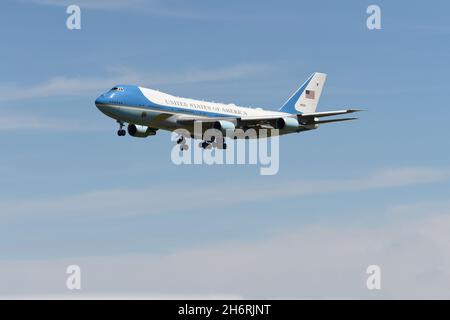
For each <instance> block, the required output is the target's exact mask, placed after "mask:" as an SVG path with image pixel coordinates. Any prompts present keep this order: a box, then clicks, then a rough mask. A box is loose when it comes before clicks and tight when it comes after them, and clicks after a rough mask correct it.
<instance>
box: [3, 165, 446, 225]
mask: <svg viewBox="0 0 450 320" xmlns="http://www.w3.org/2000/svg"><path fill="white" fill-rule="evenodd" d="M449 179H450V170H448V169H447V168H444V169H435V168H422V167H411V168H398V169H395V170H381V171H377V172H374V173H371V174H369V175H367V176H363V177H360V178H349V179H336V180H298V181H297V180H296V181H286V182H275V183H273V184H272V185H271V188H268V187H267V185H263V186H261V185H258V184H249V183H244V182H238V181H235V182H233V183H227V184H222V185H220V186H219V187H214V188H211V187H210V186H205V184H201V185H195V184H189V185H188V184H179V185H166V186H162V185H158V186H154V187H150V188H140V189H115V190H100V191H92V192H88V193H83V194H78V195H68V196H65V197H64V196H59V197H57V198H54V199H53V198H47V199H42V198H39V199H19V200H17V201H15V200H4V201H2V202H1V203H0V216H11V217H12V216H14V217H20V216H26V215H34V216H36V215H39V216H83V215H85V216H93V215H107V216H108V217H112V216H122V215H125V216H129V215H142V214H144V215H150V214H160V213H164V212H172V211H177V210H189V209H197V208H199V209H201V208H208V207H210V206H212V205H214V204H216V203H220V204H221V205H222V206H226V205H236V204H239V203H252V202H258V201H262V200H265V201H267V200H275V199H283V198H292V197H304V196H309V195H317V194H327V193H339V192H355V191H364V190H373V189H381V188H393V187H405V186H411V185H418V184H427V183H433V182H439V181H447V180H449ZM230 193H232V194H233V196H229V197H223V194H230ZM174 195H176V201H173V199H174ZM199 195H201V196H202V201H195V199H198V196H199ZM111 199H114V201H111Z"/></svg>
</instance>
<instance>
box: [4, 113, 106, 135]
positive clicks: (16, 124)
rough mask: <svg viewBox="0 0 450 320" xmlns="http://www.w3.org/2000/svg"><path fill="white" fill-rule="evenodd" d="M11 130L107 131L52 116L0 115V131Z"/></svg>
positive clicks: (96, 126)
mask: <svg viewBox="0 0 450 320" xmlns="http://www.w3.org/2000/svg"><path fill="white" fill-rule="evenodd" d="M11 130H26V131H28V130H49V131H58V132H98V131H103V130H108V128H107V127H105V128H103V127H101V126H98V125H94V124H93V123H86V122H85V123H77V122H76V120H75V121H74V119H71V120H68V119H67V118H62V117H61V118H56V117H53V116H50V117H45V116H36V115H28V114H18V113H15V114H11V113H9V114H7V113H0V131H11Z"/></svg>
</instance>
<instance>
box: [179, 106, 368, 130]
mask: <svg viewBox="0 0 450 320" xmlns="http://www.w3.org/2000/svg"><path fill="white" fill-rule="evenodd" d="M358 111H361V110H359V109H346V110H336V111H322V112H311V113H303V114H298V115H297V118H298V120H299V123H301V124H304V125H306V124H307V125H314V124H323V123H332V122H339V121H349V120H356V119H358V118H341V119H339V118H338V119H327V120H319V119H318V118H322V117H330V116H338V115H343V114H349V113H354V112H358ZM278 119H280V116H277V115H262V116H245V117H242V116H236V117H187V116H186V117H180V118H179V119H178V120H177V123H178V124H180V125H191V124H193V122H195V121H200V122H202V123H211V124H212V123H214V122H216V121H219V120H225V121H232V122H235V123H236V124H237V125H238V126H246V127H259V128H275V124H276V122H277V120H278Z"/></svg>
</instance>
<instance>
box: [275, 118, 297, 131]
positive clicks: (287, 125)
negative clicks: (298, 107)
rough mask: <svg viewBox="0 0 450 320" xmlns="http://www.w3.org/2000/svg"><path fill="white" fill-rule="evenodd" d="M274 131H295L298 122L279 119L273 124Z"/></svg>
mask: <svg viewBox="0 0 450 320" xmlns="http://www.w3.org/2000/svg"><path fill="white" fill-rule="evenodd" d="M275 127H276V129H280V130H282V129H285V130H297V129H298V127H299V123H298V120H297V119H295V118H289V117H286V118H279V119H277V121H276V124H275Z"/></svg>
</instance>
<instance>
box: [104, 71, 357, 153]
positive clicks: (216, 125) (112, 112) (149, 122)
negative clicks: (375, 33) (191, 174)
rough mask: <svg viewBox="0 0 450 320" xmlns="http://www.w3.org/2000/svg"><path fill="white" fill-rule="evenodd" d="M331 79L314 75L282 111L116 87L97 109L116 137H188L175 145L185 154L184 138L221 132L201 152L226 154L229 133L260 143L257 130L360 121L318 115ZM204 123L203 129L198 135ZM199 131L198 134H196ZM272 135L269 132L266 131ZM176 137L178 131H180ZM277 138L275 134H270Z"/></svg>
mask: <svg viewBox="0 0 450 320" xmlns="http://www.w3.org/2000/svg"><path fill="white" fill-rule="evenodd" d="M326 77H327V75H326V74H324V73H318V72H316V73H313V74H312V75H311V76H310V77H309V78H308V80H306V82H305V83H303V84H302V85H301V87H300V88H298V89H297V90H296V91H295V92H294V94H293V95H292V96H291V97H290V98H289V99H288V100H287V101H286V102H285V103H284V105H283V106H282V107H281V108H280V109H279V110H278V111H270V110H263V109H261V108H244V107H240V106H236V105H235V104H224V103H215V102H205V101H201V100H193V99H187V98H180V97H175V96H172V95H170V94H166V93H163V92H160V91H156V90H152V89H147V88H143V87H137V86H131V85H119V86H115V87H114V88H112V89H111V90H109V91H108V92H106V93H104V94H102V95H101V96H100V97H98V98H97V100H95V105H96V106H97V108H98V109H99V110H100V111H101V112H103V113H104V114H106V115H107V116H109V117H111V118H113V119H115V120H116V121H117V123H118V124H119V130H118V131H117V134H118V135H119V136H124V135H126V131H125V130H124V129H123V128H124V126H125V123H128V128H127V129H128V130H127V131H128V134H129V135H131V136H133V137H140V138H145V137H148V136H153V135H155V134H156V132H157V131H158V130H159V129H161V130H168V131H175V130H177V129H184V130H180V131H183V132H186V133H187V134H184V135H183V134H182V135H180V137H179V138H178V140H177V144H179V145H180V148H181V150H187V149H188V146H187V144H186V142H185V138H195V139H201V140H203V134H204V133H205V131H206V130H208V129H216V130H219V131H220V132H221V133H222V135H221V138H220V139H221V141H215V138H214V136H213V137H212V138H211V139H206V140H203V141H202V142H201V143H200V147H201V148H204V149H206V148H211V146H214V147H217V148H221V149H225V148H226V143H225V137H226V135H227V133H229V132H237V131H239V129H241V130H240V132H246V131H247V130H249V129H254V130H253V132H256V136H254V138H258V137H259V135H258V133H257V132H258V131H259V130H258V129H278V130H275V132H277V133H276V134H278V135H284V134H288V133H294V132H302V131H308V130H314V129H317V128H318V127H319V125H320V124H324V123H331V122H338V121H348V120H355V119H357V118H334V119H323V118H325V117H329V116H338V115H343V114H348V113H353V112H357V111H360V110H357V109H345V110H335V111H322V112H316V107H317V104H318V102H319V99H320V95H321V94H322V89H323V86H324V84H325V80H326ZM199 124H201V130H194V128H198V125H199ZM197 131H200V132H197ZM267 131H269V132H270V131H271V130H267ZM177 132H178V131H177ZM272 135H273V133H272ZM240 137H241V138H249V136H248V135H242V136H239V135H234V136H233V138H234V139H236V138H240Z"/></svg>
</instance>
